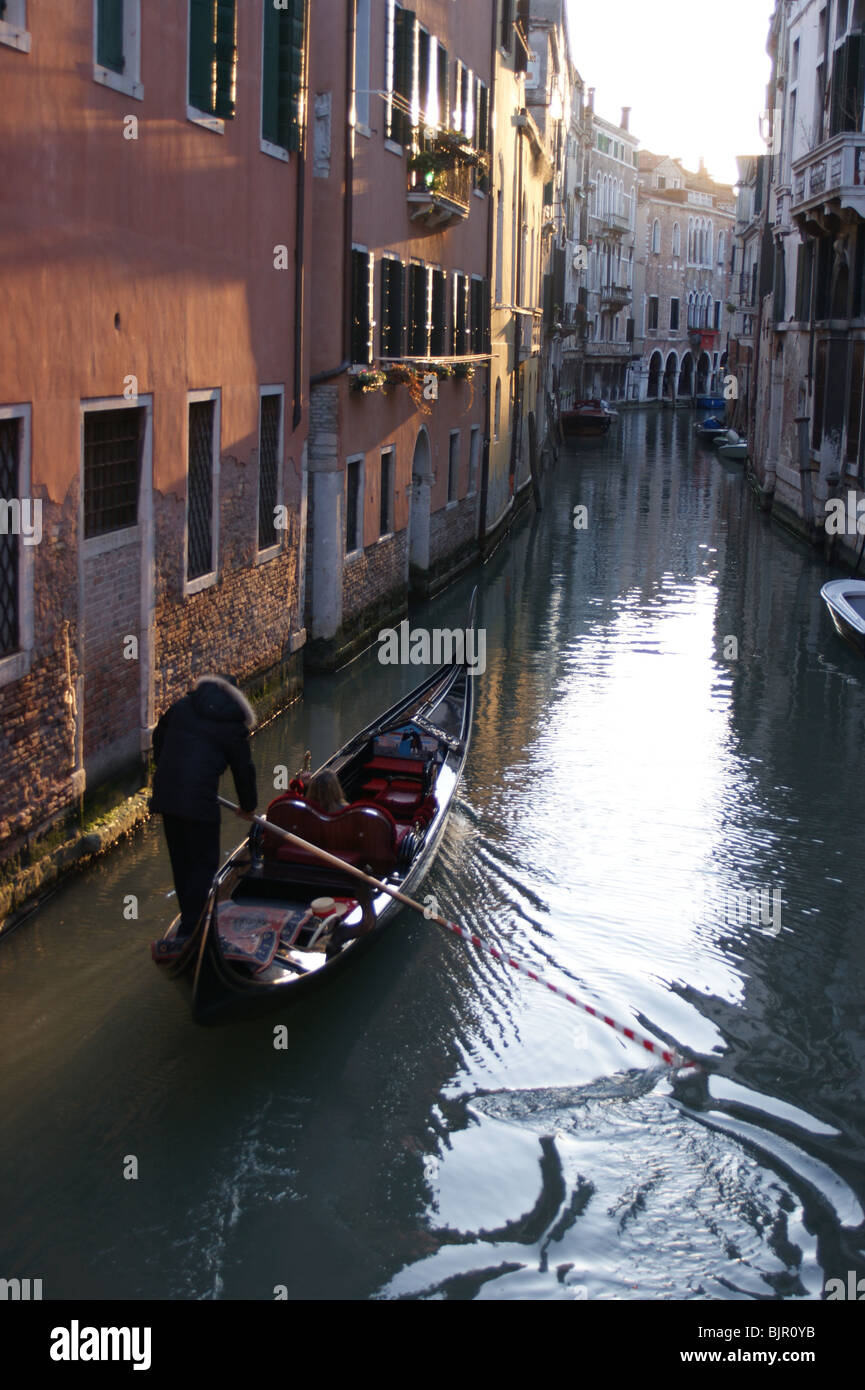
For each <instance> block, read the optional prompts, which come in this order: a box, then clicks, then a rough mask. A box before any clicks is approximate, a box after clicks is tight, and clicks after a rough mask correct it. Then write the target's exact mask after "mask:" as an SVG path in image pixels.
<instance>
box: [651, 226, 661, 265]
mask: <svg viewBox="0 0 865 1390" xmlns="http://www.w3.org/2000/svg"><path fill="white" fill-rule="evenodd" d="M652 251H653V252H654V254H655V255H656V256H657V255H660V251H661V224H660V222H659V221H658V219H657V217H656V218H655V221H654V222H653V224H652Z"/></svg>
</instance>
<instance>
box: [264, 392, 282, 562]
mask: <svg viewBox="0 0 865 1390" xmlns="http://www.w3.org/2000/svg"><path fill="white" fill-rule="evenodd" d="M281 462H282V390H281V388H277V389H276V390H273V389H272V388H266V389H265V390H263V391H262V393H261V399H260V403H259V416H258V548H259V550H270V549H271V548H272V547H273V546H275V545H279V542H280V540H281V538H282V536H281V532H280V531H278V530H277V527H276V508H277V504H278V502H279V471H280V464H281Z"/></svg>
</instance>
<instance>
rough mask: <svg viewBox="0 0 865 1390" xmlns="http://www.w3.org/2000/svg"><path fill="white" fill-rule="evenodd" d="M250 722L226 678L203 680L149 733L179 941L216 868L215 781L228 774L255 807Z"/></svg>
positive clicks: (191, 925)
mask: <svg viewBox="0 0 865 1390" xmlns="http://www.w3.org/2000/svg"><path fill="white" fill-rule="evenodd" d="M255 722H256V721H255V714H254V712H253V709H252V706H251V705H250V704H249V701H248V700H247V699H246V698H245V697H244V695H243V694H242V693H241V692H240V690H238V688H237V684H236V682H235V681H234V680H233V678H232V677H226V676H213V675H207V676H201V677H199V679H198V680H197V681H196V682H195V684H194V686H193V688H192V690H191V691H190V693H189V694H188V695H185V696H184V697H183V698H182V699H181V700H177V701H176V702H175V704H173V705H172V706H171V707H170V708H169V709H167V710H166V712H165V714H163V716H162V718H161V719H160V720H159V723H158V724H157V726H156V728H155V730H154V733H153V757H154V761H155V763H156V773H155V775H154V778H153V795H152V798H151V802H150V809H151V811H155V812H158V813H159V814H161V816H162V823H163V827H164V830H165V839H166V841H167V844H168V854H169V857H170V859H171V871H172V874H173V876H174V886H175V888H176V890H177V901H178V904H179V906H180V924H179V927H178V935H179V936H181V937H185V936H189V935H190V934H191V933H192V932H193V931H194V930H195V926H196V924H197V922H198V919H199V917H200V916H201V910H202V908H203V907H204V904H205V903H206V902H207V897H208V894H209V892H210V885H211V883H212V882H213V877H214V874H215V873H216V871H217V869H218V868H219V860H220V849H219V827H220V811H219V804H218V802H217V799H216V798H217V794H218V792H219V779H220V777H221V776H222V774H223V772H224V771H225V769H226V768H227V767H230V768H231V771H232V773H233V775H234V785H235V786H236V788H237V799H238V801H239V802H240V805H241V808H242V809H243V810H244V811H245V812H247V813H249V812H251V811H254V810H255V807H256V803H257V801H258V793H257V789H256V780H255V767H254V765H253V761H252V754H251V752H250V748H249V731H250V730H251V729H252V728H254V727H255Z"/></svg>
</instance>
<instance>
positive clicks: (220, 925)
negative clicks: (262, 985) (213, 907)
mask: <svg viewBox="0 0 865 1390" xmlns="http://www.w3.org/2000/svg"><path fill="white" fill-rule="evenodd" d="M285 917H286V914H285V912H284V911H283V910H282V908H268V907H243V906H241V905H240V904H239V903H220V904H219V907H218V908H217V916H216V925H217V931H218V932H219V945H220V949H221V951H222V954H223V955H224V956H225V959H226V960H231V961H236V962H240V963H241V964H243V965H250V966H252V967H253V968H254V970H255V971H256V973H258V972H259V971H260V970H266V969H267V967H268V966H269V965H270V964H271V962H272V961H273V958H274V956H275V955H276V950H277V947H278V946H279V938H280V934H281V932H282V929H283V927H284V926H285Z"/></svg>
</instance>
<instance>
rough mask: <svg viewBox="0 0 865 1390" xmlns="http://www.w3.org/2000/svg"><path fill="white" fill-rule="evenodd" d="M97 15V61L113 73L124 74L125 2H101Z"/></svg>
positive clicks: (106, 0)
mask: <svg viewBox="0 0 865 1390" xmlns="http://www.w3.org/2000/svg"><path fill="white" fill-rule="evenodd" d="M96 14H97V19H96V25H97V27H96V61H97V63H100V64H101V66H102V67H103V68H110V69H111V71H112V72H122V71H123V67H124V59H123V0H99V3H98V5H97V8H96Z"/></svg>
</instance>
